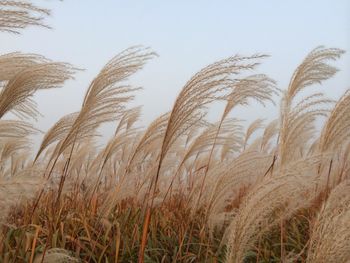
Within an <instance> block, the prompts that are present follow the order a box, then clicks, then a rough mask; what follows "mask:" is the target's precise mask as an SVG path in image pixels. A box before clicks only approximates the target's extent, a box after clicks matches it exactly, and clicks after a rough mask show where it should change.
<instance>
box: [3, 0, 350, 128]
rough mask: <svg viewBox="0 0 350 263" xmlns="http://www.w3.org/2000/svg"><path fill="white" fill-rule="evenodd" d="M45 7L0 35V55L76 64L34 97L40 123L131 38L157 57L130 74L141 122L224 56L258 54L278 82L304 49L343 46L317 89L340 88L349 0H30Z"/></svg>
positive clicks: (349, 63) (344, 78)
mask: <svg viewBox="0 0 350 263" xmlns="http://www.w3.org/2000/svg"><path fill="white" fill-rule="evenodd" d="M35 3H36V4H38V5H40V6H43V7H47V8H49V9H51V10H52V16H51V17H50V18H48V19H46V22H47V24H49V25H50V26H51V27H52V28H53V29H51V30H48V29H45V28H29V29H26V30H24V31H22V34H21V35H13V34H8V33H0V43H1V44H0V52H1V54H4V53H8V52H13V51H22V52H30V53H38V54H41V55H44V56H46V57H47V58H50V59H52V60H55V61H64V62H69V63H71V64H73V65H74V66H76V67H79V68H84V69H86V70H85V71H83V72H79V73H78V74H77V75H76V79H75V80H74V81H69V82H67V84H66V85H65V87H64V88H62V89H56V90H49V91H40V92H38V93H37V95H36V96H35V100H36V101H37V103H38V109H39V110H40V112H42V113H43V114H44V117H43V118H40V119H39V121H38V123H37V124H36V126H37V127H39V128H40V129H42V130H47V129H48V128H49V127H50V126H51V125H52V124H53V123H55V122H56V121H57V120H58V119H59V118H60V117H62V116H63V115H65V114H67V113H70V112H73V111H77V110H79V109H80V106H81V103H82V100H83V96H84V94H85V91H86V90H87V88H88V85H89V83H90V81H91V80H92V79H93V78H94V76H96V75H97V74H98V72H99V70H100V69H101V68H102V67H103V65H104V64H105V63H106V62H108V60H109V59H111V58H112V57H113V56H114V55H116V54H117V53H118V52H120V51H122V50H123V49H125V48H127V47H130V46H132V45H137V44H141V45H145V46H149V47H151V48H152V49H153V50H154V51H156V52H157V53H158V54H159V57H158V58H156V59H154V60H153V61H151V62H150V63H148V64H147V65H146V67H145V69H144V70H143V71H142V72H140V73H139V74H137V76H135V77H134V78H132V79H131V82H132V83H133V84H135V85H137V86H142V87H143V88H144V90H143V91H141V92H139V93H137V94H136V95H137V99H136V100H135V103H134V105H144V106H143V120H144V121H143V123H144V124H147V123H149V122H150V121H151V120H153V119H154V118H155V117H157V116H159V115H160V114H161V113H164V112H166V111H168V110H170V109H171V107H172V105H173V103H174V101H175V99H176V96H177V94H178V93H179V92H180V90H181V89H182V87H183V86H184V84H185V83H186V81H187V80H188V79H189V78H190V77H191V76H192V75H193V74H194V73H196V72H197V71H198V70H200V69H201V68H202V67H204V66H206V65H208V64H209V63H212V62H214V61H216V60H218V59H222V58H225V57H227V56H230V55H234V54H237V53H238V54H241V55H251V54H253V53H256V52H259V53H267V54H269V55H271V57H270V58H268V59H266V61H265V62H264V63H263V65H262V66H260V67H259V70H258V72H260V73H266V74H268V75H269V76H270V77H272V78H273V79H275V80H276V81H277V82H278V86H279V88H281V89H285V88H286V87H287V85H288V82H289V78H290V76H291V74H292V73H293V71H294V69H295V68H296V66H297V65H298V64H299V63H300V62H301V61H302V59H303V58H304V57H305V56H306V55H307V53H308V52H309V51H311V50H312V49H313V48H315V47H317V46H319V45H324V46H326V47H338V48H342V49H345V50H346V51H347V53H346V54H345V55H344V56H343V58H342V59H341V60H339V61H337V62H336V63H335V65H336V66H337V67H338V68H339V69H340V70H341V72H339V73H338V74H337V75H336V76H335V78H334V79H332V80H329V81H327V82H325V83H324V85H323V87H322V90H323V91H324V92H325V93H326V94H327V95H328V96H329V97H332V98H338V97H339V96H340V95H342V94H343V93H344V91H345V90H346V89H347V88H349V87H350V1H349V0H327V1H325V0H312V1H310V0H309V1H301V0H298V1H296V0H292V1H277V0H276V1H270V0H266V1H258V0H256V1H224V0H216V1H213V0H212V1H209V0H208V1H205V0H197V1H195V0H187V1H186V0H176V1H166V0H163V1H161V0H158V1H156V0H143V1H141V0H139V1H136V0H124V1H121V0H64V1H57V0H46V1H44V0H36V1H35ZM277 113H278V111H277V108H276V107H267V108H266V109H260V108H257V107H251V108H246V109H244V110H238V111H237V112H236V113H235V114H237V115H239V116H236V117H239V118H243V119H244V118H247V119H256V118H259V117H263V118H270V117H271V118H272V117H275V116H276V114H277Z"/></svg>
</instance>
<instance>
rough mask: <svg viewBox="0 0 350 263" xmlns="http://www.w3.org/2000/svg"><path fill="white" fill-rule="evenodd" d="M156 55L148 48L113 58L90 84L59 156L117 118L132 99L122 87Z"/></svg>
mask: <svg viewBox="0 0 350 263" xmlns="http://www.w3.org/2000/svg"><path fill="white" fill-rule="evenodd" d="M155 55H156V54H155V53H154V52H152V51H150V50H149V49H148V48H142V47H132V48H129V49H126V50H125V51H123V52H121V53H120V54H118V55H117V56H115V57H114V58H113V59H112V60H111V61H110V62H108V63H107V65H106V66H105V67H104V68H103V69H102V70H101V72H100V73H99V75H98V76H97V77H96V78H95V79H94V80H93V81H92V83H91V84H90V87H89V89H88V91H87V93H86V95H85V98H84V102H83V106H82V109H81V110H80V112H79V115H78V116H77V118H76V120H75V122H74V123H73V125H72V127H71V129H70V131H69V133H68V134H67V136H66V137H65V138H64V140H63V141H62V144H61V146H60V149H59V151H58V154H61V153H62V152H63V151H64V150H65V149H67V148H68V147H69V146H70V145H72V144H73V143H74V141H75V140H76V139H77V138H79V137H80V136H81V135H83V134H91V133H94V131H95V130H96V128H97V127H99V126H100V125H101V124H102V123H105V122H109V121H114V120H116V119H118V118H120V117H121V116H122V114H123V112H124V110H125V105H126V104H127V103H128V102H130V101H131V100H132V99H133V97H134V96H133V94H132V93H133V92H134V91H135V90H138V88H133V87H130V86H128V85H125V84H123V82H124V81H126V80H127V79H128V77H130V76H131V75H132V74H134V73H136V72H137V71H139V70H140V69H142V67H143V66H144V65H145V64H146V62H147V61H149V60H150V59H152V58H153V57H154V56H155Z"/></svg>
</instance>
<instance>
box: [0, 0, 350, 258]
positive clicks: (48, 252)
mask: <svg viewBox="0 0 350 263" xmlns="http://www.w3.org/2000/svg"><path fill="white" fill-rule="evenodd" d="M0 6H1V7H2V9H1V11H0V30H1V31H3V32H1V33H2V34H8V33H20V32H21V30H23V28H25V27H26V26H29V25H36V26H46V25H45V24H44V21H43V20H42V16H46V15H48V14H49V11H48V10H45V9H40V8H38V7H36V6H34V5H31V4H24V3H22V2H17V1H14V2H10V1H3V2H0ZM343 53H344V51H343V50H340V49H337V48H326V47H321V46H320V47H317V48H315V49H314V50H312V51H310V53H309V54H308V55H307V56H306V57H305V59H304V60H303V61H301V63H300V65H299V66H298V67H297V68H296V69H295V72H294V74H293V75H292V76H291V78H290V82H289V86H288V87H287V88H281V87H278V85H277V84H276V82H275V81H274V80H273V79H271V78H270V77H268V76H267V75H265V74H263V73H261V72H259V69H258V65H259V64H261V63H263V62H264V59H265V58H266V57H267V56H266V55H262V54H253V55H250V56H239V55H233V56H231V57H228V58H224V59H222V60H219V61H216V62H214V63H212V64H210V65H208V66H206V67H204V68H203V69H201V70H200V71H198V73H196V74H195V75H194V76H193V77H192V78H191V79H190V80H189V81H188V82H187V83H186V84H185V86H184V87H183V88H182V89H181V92H180V93H179V95H178V97H177V99H176V101H175V102H174V104H173V107H172V109H171V111H169V112H166V113H164V114H162V115H160V116H159V117H158V118H157V119H155V120H154V121H153V122H152V123H151V124H149V126H148V127H146V128H145V129H143V128H139V125H138V121H139V119H140V116H141V108H140V107H131V106H130V105H131V102H132V100H133V98H134V97H135V96H137V93H138V90H139V88H137V87H132V86H131V85H129V79H130V78H132V75H134V74H135V73H137V72H138V71H140V70H142V68H143V67H144V66H146V63H147V62H148V61H150V60H152V59H153V58H154V57H155V56H157V54H156V53H155V52H154V51H153V50H151V49H150V48H145V47H142V46H135V47H130V48H128V49H126V50H124V51H122V52H120V53H119V54H117V55H116V56H115V57H113V58H112V59H111V60H110V61H109V62H107V64H106V65H105V66H104V67H103V68H102V69H101V71H100V73H99V74H98V75H97V76H96V77H95V79H94V80H93V81H92V82H91V84H90V86H89V87H88V88H87V91H86V94H85V97H84V101H83V104H82V105H81V109H80V111H78V112H74V113H71V114H68V115H66V116H63V117H62V118H61V119H60V120H58V121H57V122H56V123H55V124H54V125H53V126H52V127H51V128H50V129H49V130H48V131H46V132H45V134H44V135H43V138H42V141H41V145H40V148H39V150H38V151H36V150H34V149H33V147H32V146H31V141H30V138H31V136H32V135H34V134H37V133H38V132H39V131H38V130H37V129H36V128H35V125H34V124H33V123H34V120H35V118H36V117H37V116H38V115H39V114H40V113H39V112H38V111H37V108H36V104H35V101H34V100H33V95H34V94H35V92H37V91H39V90H43V89H51V88H60V87H62V86H63V85H64V83H65V82H66V81H67V80H68V79H72V78H73V77H74V74H75V72H76V71H77V69H76V68H75V67H74V66H72V65H70V64H68V63H62V62H54V61H51V60H50V59H48V58H44V57H42V56H40V55H36V54H25V53H19V52H16V53H10V54H4V55H1V56H0V88H1V90H0V117H1V119H0V144H1V149H0V171H1V173H0V209H1V210H0V211H1V212H0V262H36V263H37V262H140V263H142V262H317V263H318V262H337V263H338V262H339V263H340V262H350V196H349V192H350V180H349V179H350V178H349V177H350V93H349V92H348V91H347V92H345V94H343V96H342V97H341V98H340V99H339V100H338V101H333V100H331V99H328V98H327V97H326V96H325V95H324V94H323V93H322V90H323V89H326V88H331V87H327V85H326V84H325V85H320V84H323V83H324V81H326V80H327V79H330V78H332V77H333V76H334V75H335V74H336V72H337V69H336V67H334V66H333V64H336V60H337V59H338V58H340V57H341V55H342V54H343ZM67 96H69V95H68V94H67ZM214 103H221V104H223V105H224V110H223V112H222V113H221V114H220V116H221V117H220V118H219V119H217V120H215V121H214V122H209V121H208V119H207V118H206V115H207V113H208V112H210V109H211V108H210V106H211V105H213V104H214ZM257 104H262V105H267V104H272V105H275V110H276V112H278V113H279V117H278V119H276V120H267V119H259V117H261V116H257V119H256V120H255V121H253V122H252V123H250V124H249V125H243V122H242V116H236V114H235V108H236V107H238V106H245V107H248V109H249V107H251V109H252V110H254V107H255V106H256V105H257ZM8 113H11V114H12V115H8ZM9 116H14V117H12V118H11V119H10V118H9ZM110 122H112V123H116V126H115V127H116V128H115V132H114V136H113V137H112V138H110V140H109V141H108V143H107V144H106V145H104V146H103V147H98V146H97V145H98V135H99V128H100V126H101V125H103V124H105V123H110ZM319 123H322V125H321V126H320V127H321V128H318V126H319V125H318V124H319Z"/></svg>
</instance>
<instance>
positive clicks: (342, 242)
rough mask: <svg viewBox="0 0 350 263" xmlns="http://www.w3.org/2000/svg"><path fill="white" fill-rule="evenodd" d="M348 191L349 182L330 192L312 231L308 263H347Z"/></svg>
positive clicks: (349, 235) (349, 254)
mask: <svg viewBox="0 0 350 263" xmlns="http://www.w3.org/2000/svg"><path fill="white" fill-rule="evenodd" d="M349 191H350V182H349V181H344V182H343V183H341V184H340V185H339V186H337V187H336V188H334V189H333V190H332V192H331V194H330V196H329V198H328V200H327V201H326V202H325V204H324V206H323V208H322V210H321V211H320V213H319V215H318V217H317V219H316V222H315V225H314V227H313V230H312V235H311V238H310V249H309V253H308V258H307V262H310V263H311V262H313V263H326V262H344V263H345V262H349V259H350V231H349V229H350V197H349Z"/></svg>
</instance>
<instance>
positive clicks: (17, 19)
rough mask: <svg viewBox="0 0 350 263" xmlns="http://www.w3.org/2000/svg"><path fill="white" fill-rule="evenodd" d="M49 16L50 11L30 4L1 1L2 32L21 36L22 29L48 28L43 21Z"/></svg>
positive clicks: (0, 19)
mask: <svg viewBox="0 0 350 263" xmlns="http://www.w3.org/2000/svg"><path fill="white" fill-rule="evenodd" d="M49 15H50V11H49V10H47V9H44V8H39V7H37V6H35V5H33V4H31V3H29V2H25V1H4V0H2V1H0V31H5V32H11V33H16V34H19V32H20V30H21V29H24V28H26V27H28V26H41V27H46V28H48V26H47V25H46V24H45V23H44V21H43V20H44V17H45V16H49Z"/></svg>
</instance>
